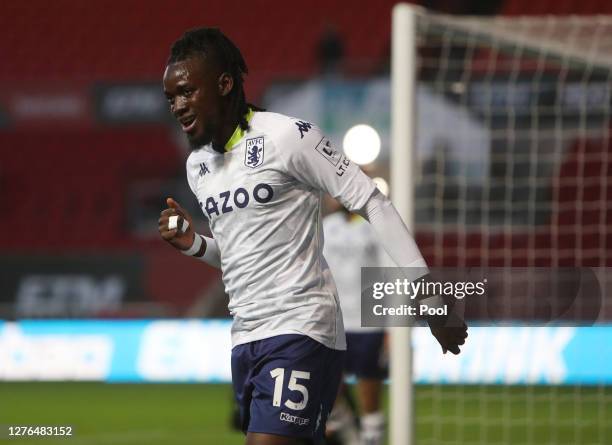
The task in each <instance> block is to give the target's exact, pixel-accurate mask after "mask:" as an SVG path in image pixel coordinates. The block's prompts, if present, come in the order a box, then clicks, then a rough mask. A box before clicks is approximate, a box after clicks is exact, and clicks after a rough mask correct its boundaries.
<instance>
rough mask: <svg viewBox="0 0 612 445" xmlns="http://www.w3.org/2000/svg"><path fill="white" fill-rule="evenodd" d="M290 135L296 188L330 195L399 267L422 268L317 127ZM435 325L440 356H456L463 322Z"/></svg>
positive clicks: (394, 218)
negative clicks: (357, 216)
mask: <svg viewBox="0 0 612 445" xmlns="http://www.w3.org/2000/svg"><path fill="white" fill-rule="evenodd" d="M290 130H291V131H287V132H285V134H284V135H283V137H282V140H281V141H280V143H281V146H282V147H284V148H286V149H285V150H283V151H282V152H281V153H282V155H283V156H285V168H286V169H287V172H288V173H289V174H291V175H292V176H294V177H295V178H296V179H298V180H299V181H300V182H302V183H305V184H308V185H310V186H312V187H314V188H316V189H319V190H321V191H323V192H327V193H329V194H330V195H331V196H332V197H334V198H336V199H337V200H338V201H339V202H340V203H341V204H342V205H343V206H344V207H345V208H346V209H348V210H349V211H351V212H356V213H359V214H361V215H362V216H363V217H364V218H365V219H367V220H368V222H369V223H370V224H371V225H372V227H373V229H374V231H375V232H376V233H377V235H378V238H379V242H380V243H381V245H382V247H383V248H384V249H385V250H386V251H387V253H388V254H389V256H390V257H391V259H392V260H393V262H394V263H395V264H396V265H397V266H398V267H420V268H426V267H427V264H426V263H425V261H424V260H423V257H422V255H421V253H420V251H419V249H418V247H417V245H416V242H415V240H414V238H413V236H412V235H411V233H410V232H409V231H408V228H407V227H406V226H405V225H404V222H403V221H402V219H401V217H400V216H399V213H398V212H397V210H396V209H395V207H394V206H393V204H392V203H391V201H389V199H387V198H386V197H385V196H384V195H383V194H382V193H380V192H378V190H377V189H376V185H375V184H374V182H373V181H372V180H371V179H370V178H369V177H368V176H367V175H366V174H365V173H363V172H362V171H361V170H360V169H359V167H358V166H357V165H355V164H354V163H353V162H351V161H350V160H349V159H348V158H346V156H344V154H342V153H341V152H339V151H338V150H336V149H335V148H334V147H333V146H332V144H331V142H330V141H329V139H327V138H326V137H325V136H324V135H323V134H322V133H321V131H320V130H319V129H318V128H317V127H316V126H314V125H312V126H311V127H310V128H309V130H308V131H307V132H303V131H301V132H300V133H297V132H296V131H295V129H294V128H291V129H290ZM302 130H303V127H302ZM414 278H419V277H413V279H414ZM438 320H439V319H438ZM438 320H436V321H434V320H428V321H430V323H429V325H430V327H431V330H432V333H433V335H434V336H435V337H436V339H437V340H438V342H439V343H440V345H441V346H442V350H443V351H444V352H446V350H450V351H451V352H453V353H455V354H458V353H459V345H460V344H463V343H464V341H465V340H464V339H465V337H466V336H467V327H466V326H465V324H464V323H463V321H461V325H460V327H459V328H451V327H447V326H445V325H442V326H439V324H438V323H437V321H438Z"/></svg>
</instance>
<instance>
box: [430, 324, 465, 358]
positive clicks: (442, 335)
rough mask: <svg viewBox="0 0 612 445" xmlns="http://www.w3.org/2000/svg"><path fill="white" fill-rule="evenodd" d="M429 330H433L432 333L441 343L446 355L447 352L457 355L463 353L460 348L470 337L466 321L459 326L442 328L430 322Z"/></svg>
mask: <svg viewBox="0 0 612 445" xmlns="http://www.w3.org/2000/svg"><path fill="white" fill-rule="evenodd" d="M429 329H431V333H432V334H433V336H434V337H436V340H438V343H440V346H441V347H442V352H443V353H444V354H446V351H450V352H452V353H453V354H455V355H457V354H459V353H460V352H461V350H460V349H459V346H460V345H463V344H464V343H465V339H466V338H467V336H468V333H467V325H466V324H465V322H464V321H461V324H460V325H458V326H444V325H442V326H440V325H436V324H435V323H431V322H430V323H429Z"/></svg>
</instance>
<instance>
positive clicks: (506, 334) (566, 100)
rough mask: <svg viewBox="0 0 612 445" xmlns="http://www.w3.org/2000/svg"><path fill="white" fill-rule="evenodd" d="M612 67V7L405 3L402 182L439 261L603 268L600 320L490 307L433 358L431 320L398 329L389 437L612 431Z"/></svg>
mask: <svg viewBox="0 0 612 445" xmlns="http://www.w3.org/2000/svg"><path fill="white" fill-rule="evenodd" d="M611 76H612V17H610V16H593V17H573V16H572V17H562V16H546V17H460V16H448V15H440V14H434V13H430V12H428V11H425V10H423V9H417V8H413V7H411V6H408V5H399V6H396V8H395V10H394V18H393V52H392V97H393V99H392V100H393V111H392V122H393V124H392V127H393V128H392V138H393V142H392V144H393V147H392V152H393V154H392V159H391V162H392V165H391V170H392V185H391V190H392V198H393V200H394V202H395V203H396V205H397V206H398V208H399V209H400V211H401V212H403V214H404V216H405V217H406V218H407V219H408V220H409V222H410V224H412V228H413V231H414V232H415V234H416V238H417V242H418V244H419V246H420V248H421V250H422V252H423V254H424V256H425V258H426V260H427V262H428V264H429V265H430V266H434V267H436V266H438V267H466V266H467V267H469V266H481V267H503V268H511V267H546V268H559V267H588V268H591V270H592V271H593V273H594V274H595V276H596V277H597V281H598V283H599V286H600V288H601V295H600V297H601V298H600V299H599V300H598V301H597V302H596V304H597V308H596V314H594V315H593V313H592V312H591V314H590V317H591V318H589V319H588V323H585V320H584V319H576V320H574V321H575V323H573V322H572V320H567V319H566V320H565V321H564V323H563V326H556V325H554V324H552V325H551V324H549V325H547V326H536V325H533V324H529V325H527V324H526V323H523V322H525V320H522V321H521V320H516V323H515V324H514V325H512V326H511V327H506V328H504V327H499V326H491V324H490V323H487V322H486V321H483V320H481V321H480V323H478V324H477V326H476V327H474V328H472V329H471V330H470V337H469V338H468V344H467V345H466V347H465V348H464V350H465V354H466V355H467V356H466V357H463V358H461V356H459V357H447V356H444V357H443V358H441V359H440V360H438V361H436V360H434V361H433V362H431V363H429V365H427V366H426V365H425V364H424V362H425V361H427V360H430V361H431V360H433V359H430V358H429V357H428V356H426V354H430V355H433V354H438V352H439V349H438V350H435V349H431V350H429V351H426V352H425V353H420V352H418V348H417V353H416V355H415V357H414V358H413V360H411V359H410V357H409V356H408V357H406V356H404V355H403V354H404V353H403V352H401V342H402V341H404V342H405V341H406V339H407V338H408V337H407V336H408V335H411V337H412V340H411V341H412V343H413V344H414V343H415V342H417V343H419V342H421V337H422V335H421V332H419V328H417V329H413V330H412V333H411V334H410V333H409V332H406V330H395V331H393V332H392V337H393V338H394V339H392V342H391V343H392V351H391V359H392V376H391V399H392V403H391V413H390V415H391V430H392V431H391V436H390V437H391V440H390V442H389V443H393V444H394V445H399V444H400V443H410V442H414V443H418V444H419V445H421V444H436V445H439V444H449V445H451V444H457V445H459V444H462V445H463V444H489V445H490V444H510V443H512V444H519V443H520V444H544V443H546V444H605V443H610V442H611V441H612V386H610V385H611V384H612V378H611V375H610V374H612V347H610V343H609V342H610V341H611V340H612V310H611V309H612V307H611V304H610V302H609V300H608V301H606V290H608V292H609V291H610V290H612V285H611V284H610V281H611V280H610V278H609V277H608V274H607V273H606V268H607V267H610V266H612V147H611V141H610V126H611V123H612V121H611V116H610V105H611V89H612V87H611V86H612V84H611V81H612V79H611ZM593 304H595V303H593ZM585 324H588V325H589V326H585ZM504 329H506V330H504ZM543 338H544V340H542V339H543ZM560 339H561V340H560ZM470 341H471V342H472V345H470V344H469V342H470ZM474 343H476V344H474ZM404 344H405V343H404ZM520 344H522V345H523V346H522V349H521V347H519V346H520ZM517 345H519V346H517ZM470 348H472V349H470ZM478 348H480V350H479V351H478V352H475V350H476V349H478ZM552 350H555V351H556V352H555V353H554V354H553V353H551V351H552ZM447 355H448V354H447ZM534 361H539V362H540V364H539V365H538V366H539V368H538V370H537V371H534V369H533V366H532V365H533V362H534ZM393 362H395V363H393ZM604 362H606V363H607V365H605V364H604ZM402 366H410V367H411V369H412V372H411V373H410V375H412V376H413V380H414V382H413V383H410V382H405V381H404V370H405V368H403V367H402ZM448 368H452V372H454V374H452V375H450V374H448V373H446V374H445V371H440V372H438V373H437V374H436V373H435V372H433V371H432V370H434V369H448ZM449 372H450V371H449ZM432 373H433V374H436V375H435V376H432ZM406 385H408V388H407V386H406ZM406 394H407V395H406ZM402 416H410V417H411V418H412V419H413V421H412V422H409V424H410V425H406V421H405V418H404V419H402ZM410 428H412V429H410Z"/></svg>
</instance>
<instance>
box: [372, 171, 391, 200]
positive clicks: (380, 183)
mask: <svg viewBox="0 0 612 445" xmlns="http://www.w3.org/2000/svg"><path fill="white" fill-rule="evenodd" d="M372 181H374V184H376V188H378V190H380V192H381V193H382V194H383V195H385V196H389V184H388V183H387V181H385V178H381V177H380V176H377V177H375V178H372Z"/></svg>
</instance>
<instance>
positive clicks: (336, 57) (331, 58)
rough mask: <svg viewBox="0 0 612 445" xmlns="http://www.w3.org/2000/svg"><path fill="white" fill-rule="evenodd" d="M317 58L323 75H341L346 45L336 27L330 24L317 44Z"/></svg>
mask: <svg viewBox="0 0 612 445" xmlns="http://www.w3.org/2000/svg"><path fill="white" fill-rule="evenodd" d="M317 58H318V61H319V67H320V70H321V73H322V74H332V75H333V74H340V73H341V72H342V61H343V58H344V43H343V42H342V38H341V37H340V34H339V33H338V30H337V29H336V27H335V26H334V25H332V24H330V23H327V24H326V25H325V30H324V31H323V34H322V35H321V39H320V40H319V42H318V44H317Z"/></svg>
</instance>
